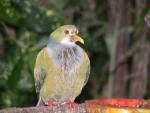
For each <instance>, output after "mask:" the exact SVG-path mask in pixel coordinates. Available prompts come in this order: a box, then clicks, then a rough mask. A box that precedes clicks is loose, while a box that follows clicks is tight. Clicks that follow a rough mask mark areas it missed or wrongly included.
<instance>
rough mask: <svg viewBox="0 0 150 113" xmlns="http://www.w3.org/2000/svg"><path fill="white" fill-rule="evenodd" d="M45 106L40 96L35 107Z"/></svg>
mask: <svg viewBox="0 0 150 113" xmlns="http://www.w3.org/2000/svg"><path fill="white" fill-rule="evenodd" d="M44 105H45V103H44V102H43V100H42V98H41V96H40V97H39V100H38V102H37V104H36V106H44Z"/></svg>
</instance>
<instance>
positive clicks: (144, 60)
mask: <svg viewBox="0 0 150 113" xmlns="http://www.w3.org/2000/svg"><path fill="white" fill-rule="evenodd" d="M149 8H150V3H148V0H32V1H31V0H0V108H6V107H12V106H17V107H22V106H33V105H35V103H36V101H37V100H36V94H35V89H34V81H33V70H34V64H35V59H36V56H37V53H38V52H39V51H40V50H41V48H42V47H44V46H46V44H47V40H48V36H49V34H50V33H51V32H52V31H53V30H54V29H55V28H57V27H59V26H60V25H63V24H75V25H76V26H77V27H78V28H79V30H80V35H81V36H82V37H84V40H85V46H86V49H87V52H88V54H89V57H90V60H91V74H90V78H89V81H88V83H87V85H86V86H85V88H84V89H83V91H82V93H81V95H80V96H79V97H78V98H77V99H76V102H84V101H85V100H88V99H95V98H106V97H113V98H144V99H148V98H150V70H149V69H150V38H149V37H150V35H149V31H150V28H148V27H147V26H146V24H145V23H144V18H145V14H147V13H148V11H149Z"/></svg>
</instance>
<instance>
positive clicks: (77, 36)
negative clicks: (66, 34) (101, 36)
mask: <svg viewBox="0 0 150 113" xmlns="http://www.w3.org/2000/svg"><path fill="white" fill-rule="evenodd" d="M74 40H75V41H79V42H81V43H82V44H84V40H83V39H82V38H81V37H80V36H79V35H74Z"/></svg>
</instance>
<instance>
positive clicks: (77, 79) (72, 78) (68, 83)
mask: <svg viewBox="0 0 150 113" xmlns="http://www.w3.org/2000/svg"><path fill="white" fill-rule="evenodd" d="M64 50H65V49H64ZM75 52H76V50H75V49H74V53H75ZM68 53H70V55H71V54H73V53H71V52H69V51H68ZM82 53H83V58H82V59H81V61H80V62H79V65H78V66H77V67H76V68H75V69H76V70H75V72H74V74H69V73H71V70H72V68H74V67H75V66H76V65H73V66H72V65H71V64H70V65H71V67H69V70H68V73H67V72H66V71H65V70H67V69H65V68H61V66H59V65H58V64H57V63H56V62H55V61H54V58H53V57H52V56H51V55H50V54H49V51H48V47H45V48H43V49H42V50H41V51H40V52H39V54H38V56H37V59H36V64H35V69H34V78H35V86H36V92H37V93H39V95H40V99H41V100H42V101H43V102H44V103H45V104H46V103H47V102H48V101H49V100H55V101H60V102H64V101H74V99H75V98H76V97H77V96H78V95H79V94H80V93H81V90H82V88H83V87H84V85H85V84H86V82H87V80H88V76H89V73H90V61H89V58H88V56H87V54H86V52H85V51H84V50H83V51H82ZM64 55H66V56H64ZM64 55H63V56H59V55H58V56H59V57H64V58H66V59H67V58H68V57H69V56H67V55H69V54H64ZM74 56H75V55H74ZM79 58H80V57H79ZM58 59H59V58H58ZM60 59H61V58H60ZM70 59H71V58H70ZM55 60H56V61H57V56H56V59H55ZM71 60H72V59H71ZM71 60H70V61H71ZM74 60H76V57H75V58H74ZM77 60H78V59H77ZM65 61H67V60H64V62H65ZM73 62H74V61H73ZM68 64H69V63H68ZM60 65H61V64H60ZM64 65H65V64H64ZM66 65H67V64H66Z"/></svg>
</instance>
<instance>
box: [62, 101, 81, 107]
mask: <svg viewBox="0 0 150 113" xmlns="http://www.w3.org/2000/svg"><path fill="white" fill-rule="evenodd" d="M64 105H67V106H69V107H71V108H73V109H76V108H78V106H79V105H78V104H77V103H75V102H71V101H68V102H64Z"/></svg>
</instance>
